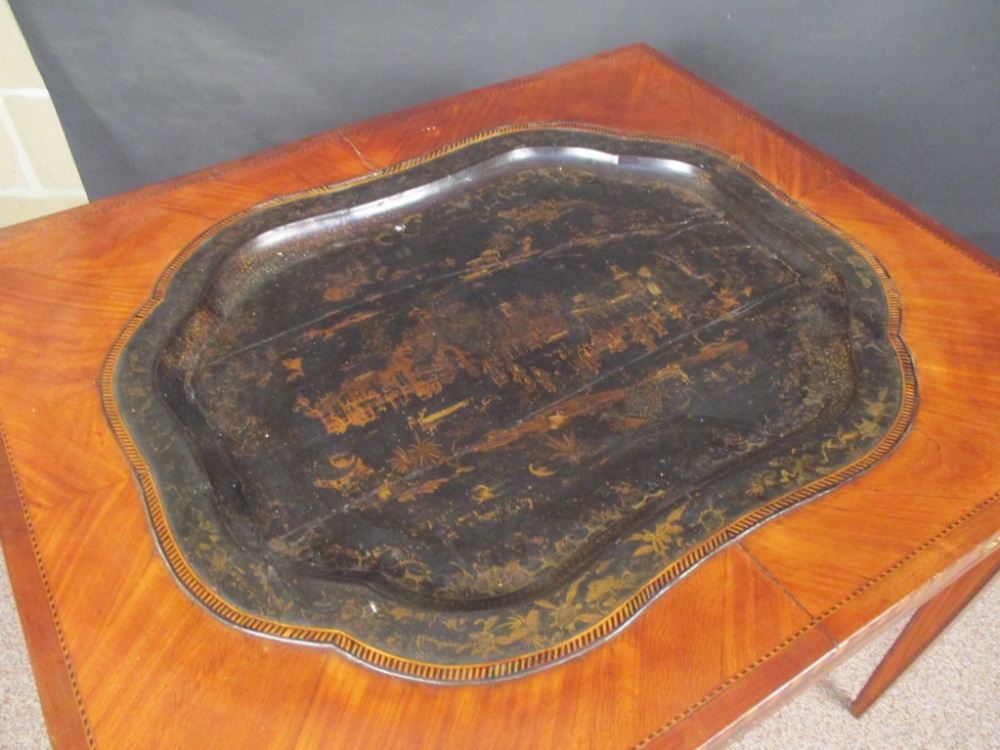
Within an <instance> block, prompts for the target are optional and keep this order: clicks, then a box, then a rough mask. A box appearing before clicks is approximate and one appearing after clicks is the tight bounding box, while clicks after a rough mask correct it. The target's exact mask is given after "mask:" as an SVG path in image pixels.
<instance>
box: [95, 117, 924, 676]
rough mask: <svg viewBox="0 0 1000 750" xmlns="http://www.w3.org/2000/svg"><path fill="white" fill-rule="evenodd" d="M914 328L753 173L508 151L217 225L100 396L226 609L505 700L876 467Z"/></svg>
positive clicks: (593, 136)
mask: <svg viewBox="0 0 1000 750" xmlns="http://www.w3.org/2000/svg"><path fill="white" fill-rule="evenodd" d="M899 329H900V305H899V300H898V298H897V295H896V293H895V291H894V289H893V286H892V284H891V282H890V280H889V278H888V277H887V275H886V273H885V271H884V270H883V268H882V267H881V265H880V264H879V263H878V261H877V260H876V259H875V258H874V257H873V256H872V254H871V253H870V252H869V251H868V250H867V249H865V248H864V247H863V246H862V245H861V244H860V243H858V242H856V241H855V240H853V239H851V238H850V237H847V236H846V235H844V234H843V233H842V232H840V231H838V230H835V229H834V228H833V227H832V226H831V225H829V224H828V223H827V222H825V221H824V220H822V219H820V218H818V217H817V216H815V215H812V214H811V213H810V212H808V211H807V210H805V209H803V208H802V207H801V206H798V205H796V204H795V203H794V202H792V201H791V200H790V199H789V198H788V197H787V196H786V195H784V194H783V193H782V192H781V191H780V190H778V189H776V188H775V187H773V186H771V185H769V184H768V183H767V182H766V181H765V180H764V179H762V178H761V177H760V176H759V175H757V174H756V173H754V172H753V171H752V170H751V169H750V168H749V167H747V166H745V165H744V164H742V163H740V162H738V161H736V160H734V159H733V158H731V157H729V156H726V155H724V154H723V153H721V152H717V151H714V150H713V149H711V148H707V147H704V146H700V145H698V144H695V143H689V142H684V141H676V140H664V139H655V138H652V137H641V136H635V135H631V136H626V135H624V134H621V133H615V132H611V131H601V130H595V129H587V128H580V127H551V126H550V127H546V128H538V127H532V126H516V127H506V128H500V129H498V130H493V131H490V132H486V133H482V134H480V135H478V136H474V137H471V138H468V139H466V140H463V141H461V142H458V143H454V144H452V145H450V146H447V147H444V148H442V149H439V150H437V151H435V152H433V153H430V154H428V155H426V156H424V157H420V158H417V159H415V160H412V161H409V162H406V163H403V164H401V165H399V166H396V167H393V168H391V169H388V170H384V171H382V172H378V173H375V174H373V175H370V176H367V177H365V178H363V179H361V180H355V181H352V182H348V183H342V184H337V185H332V186H329V187H324V188H318V189H313V190H309V191H307V192H305V193H298V194H293V195H289V196H285V197H282V198H279V199H276V200H272V201H269V202H267V203H264V204H261V205H259V206H256V207H254V208H251V209H248V210H246V211H243V212H241V213H239V214H236V215H234V216H231V217H229V218H228V219H225V220H224V221H222V222H221V223H219V224H218V225H216V226H215V227H213V228H212V229H210V230H208V231H207V232H206V233H204V234H203V235H202V236H201V237H199V238H198V239H197V240H196V241H195V242H193V243H192V244H191V245H190V246H189V247H188V248H187V249H186V250H184V252H183V253H182V254H181V255H180V257H178V259H177V260H176V261H175V262H174V263H173V264H172V265H171V266H170V267H169V269H168V271H167V272H166V274H165V275H164V277H163V278H162V279H161V281H160V283H159V285H158V286H157V289H156V292H155V294H154V296H153V298H152V299H151V300H150V301H149V302H148V303H147V304H146V305H145V306H144V307H143V309H142V310H141V311H140V313H139V314H138V315H137V316H136V317H135V318H134V320H133V321H132V322H131V323H130V324H129V325H128V327H127V328H126V329H125V331H124V332H123V334H122V335H121V337H120V338H119V340H118V342H117V343H116V345H115V347H114V349H113V351H112V354H111V356H110V357H109V360H108V364H107V367H106V371H105V393H104V399H105V407H106V410H107V413H108V416H109V418H110V420H111V422H112V425H113V427H114V428H115V432H116V435H117V436H118V438H119V441H120V442H121V443H122V444H123V446H124V447H125V449H126V452H127V453H128V456H129V458H130V460H131V463H132V464H133V467H134V470H135V472H136V474H137V476H138V478H139V480H140V482H141V484H142V487H143V492H144V496H145V501H146V504H147V508H148V511H149V514H150V518H151V520H152V526H153V528H154V530H155V534H156V536H157V539H158V542H159V544H160V547H161V549H162V551H163V553H164V554H165V556H166V558H167V560H168V561H169V563H170V566H171V568H172V570H173V572H174V574H175V575H176V577H177V579H178V580H179V582H180V583H181V584H183V586H184V587H186V589H187V590H188V591H189V592H190V593H191V594H192V595H193V596H194V597H195V598H196V599H197V600H198V601H200V602H201V603H202V604H204V605H205V606H207V607H208V608H210V609H211V610H212V611H213V612H214V613H215V614H217V615H219V616H220V617H222V618H223V619H225V620H227V621H229V622H230V623H232V624H234V625H237V626H240V627H242V628H246V629H249V630H252V631H257V632H260V633H263V634H266V635H270V636H276V637H280V638H284V639H290V640H300V641H308V642H320V643H328V644H332V645H334V646H336V647H338V648H340V649H342V650H344V651H346V652H347V653H349V654H351V655H353V656H354V657H356V658H358V659H360V660H362V661H363V662H365V663H367V664H370V665H373V666H375V667H377V668H379V669H382V670H386V671H390V672H394V673H398V674H402V675H407V676H410V677H416V678H421V679H429V680H443V681H455V680H459V681H470V680H471V681H475V680H490V679H496V678H501V677H509V676H512V675H516V674H518V673H520V672H523V671H525V670H531V669H535V668H539V667H541V666H544V665H546V664H550V663H552V662H555V661H558V660H561V659H564V658H567V657H569V656H572V655H574V654H576V653H578V652H579V651H581V650H582V649H584V648H586V647H587V646H590V645H592V644H594V643H596V642H598V641H600V640H601V639H603V638H606V637H608V636H610V635H612V634H613V633H615V632H616V631H617V630H618V629H619V628H621V627H623V626H624V625H625V624H626V623H628V622H629V621H630V619H631V618H633V617H634V616H636V614H637V613H639V612H640V610H641V609H642V608H643V606H644V605H646V604H647V603H649V602H650V601H651V600H652V598H653V597H655V596H656V595H657V594H658V593H659V592H661V591H662V590H663V589H664V588H665V587H667V586H668V585H669V584H670V583H671V582H672V581H673V580H675V579H676V578H677V577H678V576H679V575H680V574H681V573H683V572H684V571H686V570H688V569H689V568H690V567H691V566H692V565H694V564H695V563H697V562H698V561H699V560H701V559H703V558H704V557H705V556H706V555H708V554H710V553H711V552H712V551H713V550H715V549H717V548H718V547H719V546H720V545H722V544H723V543H725V542H727V541H728V540H731V539H733V538H734V537H736V536H737V535H739V534H741V533H742V532H744V531H746V530H747V529H749V528H751V527H752V526H754V525H755V524H757V523H760V522H761V521H763V520H765V519H767V518H768V517H769V516H772V515H773V514H775V513H777V512H779V511H781V510H783V509H786V508H788V507H790V506H791V505H793V504H796V503H799V502H803V501H806V500H808V499H810V498H812V497H814V496H816V495H817V494H819V493H823V492H825V491H827V490H829V489H831V488H832V487H834V486H835V485H837V484H838V483H840V482H843V481H845V480H848V479H850V478H852V477H854V476H855V475H857V474H858V473H860V472H862V471H864V470H865V469H866V468H868V467H870V466H871V465H872V464H873V463H875V462H876V461H878V460H879V459H880V458H882V457H883V456H884V455H886V453H887V452H888V451H889V450H890V449H891V448H893V447H894V446H895V445H896V444H897V443H898V442H899V441H900V440H901V439H902V438H903V436H904V434H905V431H906V429H907V426H908V424H909V423H910V419H911V417H912V415H913V411H914V407H915V403H916V400H915V395H916V384H915V378H914V374H913V367H912V363H911V362H910V360H909V357H908V354H907V351H906V348H905V346H904V344H903V341H902V340H901V338H900V331H899Z"/></svg>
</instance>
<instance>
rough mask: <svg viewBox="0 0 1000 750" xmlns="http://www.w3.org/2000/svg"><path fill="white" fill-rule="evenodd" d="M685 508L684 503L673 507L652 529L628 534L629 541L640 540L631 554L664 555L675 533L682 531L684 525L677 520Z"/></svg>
mask: <svg viewBox="0 0 1000 750" xmlns="http://www.w3.org/2000/svg"><path fill="white" fill-rule="evenodd" d="M686 509H687V505H686V504H685V505H682V506H680V507H679V508H675V509H674V510H673V511H672V512H671V513H670V515H669V516H667V517H666V519H665V520H663V521H660V523H658V524H656V526H655V528H654V529H653V530H652V531H646V532H643V533H641V534H633V535H632V536H630V537H629V541H630V542H642V544H640V545H639V546H638V547H636V548H635V549H634V550H633V551H632V556H633V557H641V556H642V555H650V554H653V555H656V556H657V557H666V556H667V552H668V550H669V549H670V546H671V545H672V544H673V543H674V541H675V540H676V536H677V534H680V533H681V532H683V531H684V527H683V526H682V525H681V524H679V523H678V521H679V520H680V518H681V516H682V515H684V511H685V510H686Z"/></svg>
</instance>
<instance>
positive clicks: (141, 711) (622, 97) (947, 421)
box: [0, 45, 1000, 750]
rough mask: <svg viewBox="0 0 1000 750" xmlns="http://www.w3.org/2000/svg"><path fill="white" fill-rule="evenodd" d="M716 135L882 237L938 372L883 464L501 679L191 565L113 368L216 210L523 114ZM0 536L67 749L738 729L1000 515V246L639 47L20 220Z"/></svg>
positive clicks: (906, 318) (616, 736)
mask: <svg viewBox="0 0 1000 750" xmlns="http://www.w3.org/2000/svg"><path fill="white" fill-rule="evenodd" d="M526 122H532V123H578V124H586V125H592V126H598V127H606V128H613V129H616V130H622V131H627V132H634V133H641V134H648V135H653V136H660V137H669V138H684V139H689V140H692V141H695V142H697V143H700V144H703V145H705V146H709V147H711V148H715V149H720V150H722V151H724V152H726V153H728V154H730V155H731V156H732V157H734V158H736V159H738V160H741V161H743V162H745V163H747V164H748V165H749V166H751V167H752V168H753V169H754V170H756V171H757V172H758V173H759V174H761V175H762V176H763V177H764V178H765V179H766V180H768V181H770V182H771V183H773V184H774V185H776V186H777V187H778V188H779V189H781V190H783V191H784V192H785V193H787V194H788V195H789V196H791V198H792V199H793V200H795V201H798V202H799V203H801V204H802V205H804V206H805V207H806V208H808V209H809V210H811V211H813V212H815V213H816V214H818V215H820V216H822V217H823V218H825V219H826V220H828V221H829V222H831V223H832V224H834V225H835V226H836V227H838V228H840V229H841V230H843V231H844V232H846V233H847V234H849V235H851V236H853V237H854V238H856V239H858V240H859V241H860V242H862V243H864V245H866V246H867V248H868V249H870V250H871V252H872V253H874V255H875V256H876V257H877V258H878V259H879V260H880V261H881V262H882V264H883V265H884V266H885V268H886V269H887V271H888V273H889V275H890V277H891V278H892V280H893V281H894V283H895V284H896V287H897V289H898V291H899V295H900V298H901V300H902V306H903V336H904V338H905V340H906V342H907V344H908V346H909V348H910V350H911V353H912V355H913V358H914V361H915V363H916V368H917V380H918V387H919V407H918V410H917V414H916V417H915V420H914V424H913V426H912V428H911V430H910V433H909V435H908V436H907V437H906V438H905V440H904V441H903V442H902V444H901V445H900V446H899V447H898V448H897V449H896V450H895V451H894V452H893V453H892V454H891V455H890V456H889V457H888V458H887V459H886V460H884V461H883V462H882V463H880V464H879V465H877V466H876V467H874V468H873V469H871V470H870V471H869V472H868V473H866V474H865V475H864V476H862V477H860V478H858V479H856V480H854V481H853V482H851V483H849V484H847V485H845V486H843V487H841V488H839V489H837V490H836V491H834V492H831V493H829V494H827V495H825V496H822V497H820V498H818V499H815V500H813V501H811V502H809V503H807V504H805V505H803V506H799V507H797V508H795V509H793V510H791V511H789V512H787V513H785V514H783V515H781V516H779V517H777V518H775V519H772V520H771V521H769V522H767V523H766V524H764V525H763V526H761V527H758V528H756V529H755V530H753V531H752V532H750V533H749V534H747V535H745V536H744V537H742V538H741V539H739V540H737V541H736V542H735V543H732V544H730V545H728V546H726V547H725V548H723V549H722V550H720V551H719V552H717V553H716V554H715V555H713V556H711V557H710V558H708V559H706V560H705V561H704V562H703V563H701V564H700V565H699V566H697V567H696V568H695V569H693V570H692V571H691V572H690V573H688V574H687V575H686V576H685V577H683V578H682V579H681V580H679V581H678V582H677V583H676V584H675V585H673V586H672V587H671V588H669V589H668V590H667V591H666V592H665V593H664V594H663V595H661V596H660V597H659V598H658V599H657V600H656V601H655V602H653V604H651V605H650V606H649V607H648V608H646V609H645V610H644V611H643V612H642V613H641V614H640V615H639V616H638V617H637V618H636V619H635V621H634V622H633V623H632V624H630V625H629V626H628V627H627V628H625V629H624V630H623V631H622V632H621V633H619V634H618V635H616V636H615V637H613V638H612V639H610V640H609V641H607V642H606V643H603V644H601V645H599V646H597V647H595V648H592V649H590V650H588V651H586V652H585V653H583V654H582V655H580V656H578V657H577V658H574V659H572V660H570V661H568V662H566V663H564V664H561V665H557V666H554V667H551V668H548V669H545V670H542V671H540V672H537V673H533V674H529V675H525V676H522V677H519V678H517V679H512V680H507V681H502V682H495V683H491V684H485V685H464V686H440V685H430V684H422V683H418V682H414V681H410V680H405V679H400V678H398V677H391V676H387V675H383V674H380V673H378V672H376V671H374V670H372V669H370V668H367V667H364V666H361V665H358V664H355V663H353V662H351V661H349V660H348V659H346V658H344V657H343V656H341V655H340V654H338V653H335V652H332V651H328V650H324V649H322V648H317V647H307V646H302V645H297V644H289V643H282V642H277V641H272V640H268V639H265V638H262V637H259V636H255V635H251V634H247V633H244V632H241V631H239V630H236V629H234V628H233V627H231V626H228V625H226V624H224V623H222V622H220V621H218V620H216V619H214V618H213V617H212V616H211V615H210V614H209V613H208V612H206V611H205V610H204V609H203V608H201V607H200V606H199V605H197V604H196V603H194V602H193V601H192V600H191V599H189V598H188V596H187V595H185V594H184V592H183V591H182V590H181V589H180V588H179V587H178V585H177V584H176V583H175V581H174V580H173V578H172V577H171V575H170V573H169V571H168V568H167V566H166V564H165V562H164V561H163V559H162V558H161V557H160V556H159V554H158V552H157V549H156V547H155V544H154V541H153V536H152V534H151V531H150V528H149V525H148V521H147V518H146V516H145V512H144V507H143V503H142V499H141V494H140V492H139V489H138V487H137V486H136V484H135V482H134V480H133V477H132V475H131V473H130V468H129V464H128V462H127V460H126V459H125V456H124V455H123V454H122V452H121V450H120V448H119V446H118V444H117V442H116V441H115V439H114V436H113V435H112V433H111V431H110V429H109V426H108V424H107V421H106V419H105V416H104V412H103V410H102V401H101V392H100V384H99V379H100V374H101V371H102V367H103V364H104V361H105V357H106V356H107V353H108V351H109V349H110V348H111V346H112V344H113V342H114V341H115V339H116V337H117V336H118V334H119V332H120V331H121V330H122V328H123V327H124V326H125V325H126V323H127V322H128V321H129V319H130V318H131V316H132V315H133V314H134V313H135V311H136V310H137V309H139V308H140V306H141V305H143V303H144V302H145V301H146V300H147V299H148V298H149V297H150V295H151V293H152V291H153V288H154V286H155V284H156V282H157V279H158V278H159V277H160V275H161V274H162V273H163V271H164V269H165V268H167V266H168V265H169V264H170V263H171V261H172V260H173V259H174V258H175V257H176V256H177V255H178V253H180V251H181V250H182V249H183V248H184V247H185V246H186V245H188V244H189V243H191V242H193V241H195V240H196V239H197V238H198V237H199V235H201V234H202V233H203V232H205V231H206V230H208V229H209V228H210V227H211V226H212V225H213V224H214V223H215V222H217V221H219V220H221V219H223V218H224V217H226V216H229V215H231V214H233V213H235V212H237V211H240V210H242V209H245V208H247V207H249V206H251V205H253V204H255V203H257V202H260V201H262V200H266V199H268V198H271V197H274V196H278V195H283V194H287V193H289V192H293V191H296V190H301V189H305V188H309V187H313V186H316V185H322V184H328V183H333V182H337V181H341V180H345V179H349V178H352V177H357V176H360V175H363V174H366V173H368V172H370V171H371V170H374V169H377V168H381V167H384V166H388V165H392V164H395V163H397V162H399V161H402V160H404V159H409V158H412V157H416V156H419V155H421V154H424V153H426V152H428V151H431V150H433V149H436V148H439V147H442V146H444V145H446V144H448V143H451V142H453V141H455V140H458V139H460V138H463V137H467V136H469V135H471V134H474V133H477V132H480V131H483V130H487V129H491V128H495V127H499V126H502V125H508V124H513V123H526ZM0 295H2V299H3V303H2V304H0V419H2V427H3V448H4V452H5V454H6V455H5V456H3V457H2V459H3V460H2V461H0V533H2V541H3V545H4V550H5V553H6V555H7V559H8V567H9V569H10V573H11V577H12V579H13V584H14V590H15V595H16V598H17V600H18V604H19V608H20V611H21V614H22V619H23V623H24V625H25V630H26V637H27V640H28V643H29V649H30V651H31V655H32V662H33V666H34V669H35V673H36V679H37V681H38V683H39V687H40V691H41V694H42V699H43V707H44V710H45V715H46V718H47V721H48V724H49V727H50V732H51V735H52V739H53V744H54V746H55V747H56V748H59V749H60V750H61V749H64V748H101V749H102V750H109V749H111V748H129V749H132V748H159V747H163V748H174V747H199V748H231V747H255V748H264V747H267V748H312V747H377V748H423V747H426V748H442V747H454V748H469V747H476V748H497V749H499V748H523V747H533V748H556V747H558V748H583V747H587V748H592V747H593V748H597V747H600V748H622V749H625V748H638V747H663V748H667V747H669V748H675V747H693V746H699V745H701V744H705V743H709V744H714V743H720V744H721V743H723V742H724V741H725V739H726V737H727V736H728V735H729V734H730V733H731V732H734V731H737V730H738V729H739V728H740V727H741V726H743V725H745V723H746V722H748V721H751V720H752V719H753V718H754V717H755V716H758V715H760V714H762V713H764V712H766V711H767V710H769V709H770V708H772V707H773V706H774V705H776V703H777V702H780V701H781V700H784V699H786V698H787V697H788V696H791V695H792V694H794V693H795V692H796V691H797V690H799V689H800V688H801V687H802V686H804V685H805V684H807V683H808V682H809V681H810V680H812V679H815V678H816V677H818V675H819V674H821V673H822V672H823V671H824V670H826V669H828V668H829V667H830V666H832V665H833V664H834V663H835V662H836V661H838V660H839V659H841V658H844V657H845V656H846V655H847V654H849V653H850V652H851V650H852V649H853V648H855V647H856V646H857V645H858V644H860V643H861V642H863V641H864V640H865V639H866V638H869V637H871V636H872V635H873V634H875V633H877V632H879V631H881V630H882V629H884V628H885V627H887V626H888V625H889V624H890V623H891V621H893V620H894V619H896V618H898V617H900V616H902V615H904V614H906V613H908V612H910V611H912V610H913V609H915V608H916V607H917V606H919V605H920V604H921V603H923V602H924V601H926V600H927V599H928V598H930V597H931V596H932V595H933V594H934V593H935V592H937V591H940V590H941V589H942V588H944V586H946V585H947V584H948V583H949V582H950V581H952V580H954V579H956V578H957V577H958V576H959V575H960V574H961V573H962V572H963V571H965V570H967V569H968V568H970V567H971V566H972V565H974V564H975V563H976V562H977V561H978V560H979V559H981V558H982V557H983V556H984V555H985V554H986V552H985V548H986V546H987V544H988V543H989V542H990V541H991V540H992V539H993V538H995V537H996V536H997V535H998V534H1000V502H997V501H996V498H997V496H998V489H1000V441H997V440H996V425H997V424H998V423H1000V387H998V385H1000V375H997V374H996V372H995V368H994V367H993V364H994V362H995V360H996V354H997V352H998V351H1000V346H998V345H1000V331H998V329H997V326H996V320H998V319H1000V315H998V313H1000V309H998V308H1000V273H998V267H997V264H996V263H995V262H994V261H992V260H990V259H989V258H988V257H987V256H985V255H984V254H982V253H981V252H979V251H978V250H976V249H975V248H973V247H971V246H969V245H968V244H967V243H965V242H963V241H962V240H960V239H958V238H957V237H955V236H953V235H951V234H950V233H948V232H947V231H946V230H944V229H943V228H941V227H939V226H937V225H935V224H933V223H932V222H931V221H930V220H928V219H926V218H924V217H922V216H920V215H918V214H916V213H915V212H914V211H912V210H911V209H909V208H907V207H906V206H904V205H902V204H901V203H899V202H898V201H897V200H895V199H893V198H892V197H891V196H888V195H887V194H885V193H884V192H883V191H881V190H879V189H878V188H876V187H874V186H872V185H870V184H868V183H867V182H865V181H864V180H863V179H862V178H860V177H858V176H857V175H855V174H853V173H852V172H850V171H848V170H847V169H845V168H843V167H841V166H839V165H837V164H836V163H834V162H833V161H831V160H830V159H829V158H827V157H825V156H824V155H822V154H821V153H819V152H818V151H816V150H815V149H813V148H811V147H809V146H808V145H806V144H804V143H802V142H801V141H799V140H798V139H796V138H795V137H794V136H791V135H789V134H787V133H785V132H784V131H782V130H781V129H780V128H778V127H776V126H775V125H773V124H771V123H768V122H767V121H766V120H764V119H763V118H761V117H760V116H758V115H756V114H754V113H753V112H752V111H750V110H749V109H747V108H746V107H744V106H743V105H740V104H739V103H738V102H735V101H734V100H732V99H731V98H729V97H727V96H726V95H725V94H723V93H721V92H719V91H717V90H716V89H714V88H712V87H711V86H709V85H708V84H706V83H704V82H702V81H700V80H698V79H696V78H695V77H693V76H691V75H690V74H688V73H686V72H685V71H683V70H681V69H679V68H677V67H676V66H675V65H673V64H672V63H671V62H670V61H668V60H666V59H665V58H663V57H662V56H660V55H659V54H657V53H655V52H653V51H652V50H650V49H648V48H646V47H643V46H641V45H636V46H632V47H627V48H624V49H621V50H617V51H613V52H609V53H606V54H604V55H599V56H597V57H594V58H589V59H587V60H584V61H581V62H578V63H573V64H570V65H567V66H564V67H561V68H557V69H554V70H552V71H548V72H546V73H542V74H538V75H535V76H530V77H527V78H524V79H519V80H516V81H513V82H510V83H507V84H501V85H498V86H494V87H491V88H487V89H483V90H480V91H475V92H471V93H469V94H465V95H461V96H456V97H452V98H450V99H446V100H443V101H440V102H436V103H432V104H429V105H425V106H423V107H417V108H414V109H411V110H407V111H404V112H401V113H398V114H395V115H390V116H386V117H382V118H378V119H376V120H372V121H369V122H366V123H362V124H359V125H356V126H353V127H348V128H344V129H342V130H338V131H334V132H331V133H327V134H323V135H319V136H316V137H314V138H311V139H307V140H305V141H302V142H299V143H295V144H292V145H290V146H286V147H284V148H280V149H277V150H275V151H271V152H267V153H265V154H262V155H260V156H257V157H252V158H249V159H244V160H241V161H237V162H233V163H230V164H226V165H223V166H220V167H217V168H214V169H209V170H205V171H202V172H198V173H196V174H193V175H190V176H188V177H185V178H181V179H177V180H173V181H170V182H167V183H163V184H160V185H156V186H152V187H149V188H146V189H142V190H139V191H136V192H134V193H130V194H127V195H124V196H120V197H117V198H112V199H108V200H104V201H100V202H97V203H95V204H92V205H90V206H87V207H83V208H81V209H77V210H74V211H71V212H66V213H63V214H58V215H55V216H53V217H49V218H47V219H43V220H40V221H36V222H31V223H27V224H23V225H20V226H16V227H13V228H10V229H7V230H3V231H2V232H0Z"/></svg>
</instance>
